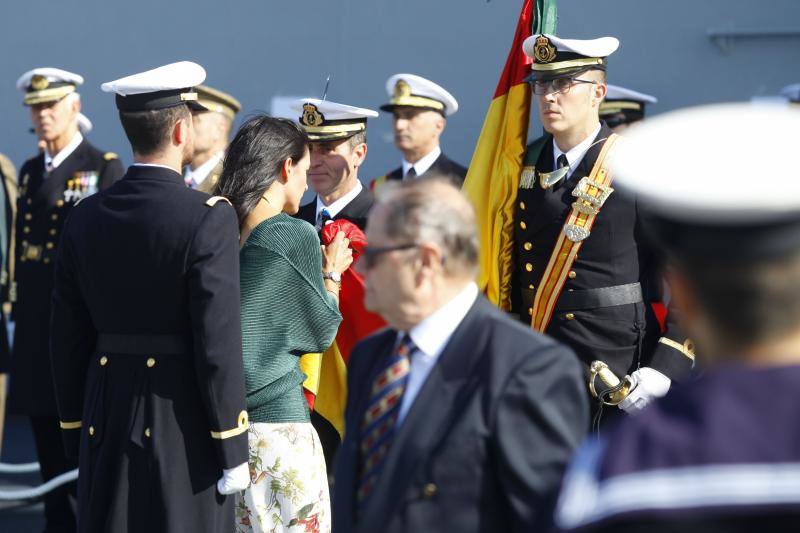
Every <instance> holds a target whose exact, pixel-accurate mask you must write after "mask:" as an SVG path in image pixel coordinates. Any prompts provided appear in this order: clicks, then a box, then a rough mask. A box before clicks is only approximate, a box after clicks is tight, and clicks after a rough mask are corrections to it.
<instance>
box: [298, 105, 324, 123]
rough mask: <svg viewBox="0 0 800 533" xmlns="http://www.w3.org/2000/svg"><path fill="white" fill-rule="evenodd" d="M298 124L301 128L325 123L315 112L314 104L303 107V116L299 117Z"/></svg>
mask: <svg viewBox="0 0 800 533" xmlns="http://www.w3.org/2000/svg"><path fill="white" fill-rule="evenodd" d="M300 122H302V123H303V126H312V127H313V126H320V125H322V123H323V122H325V117H324V116H323V115H322V113H320V112H319V111H317V106H315V105H314V104H305V105H303V116H302V117H300Z"/></svg>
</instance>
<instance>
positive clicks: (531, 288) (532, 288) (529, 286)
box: [528, 283, 536, 290]
mask: <svg viewBox="0 0 800 533" xmlns="http://www.w3.org/2000/svg"><path fill="white" fill-rule="evenodd" d="M528 288H529V289H530V290H534V289H535V288H536V287H534V286H533V283H531V284H530V285H528Z"/></svg>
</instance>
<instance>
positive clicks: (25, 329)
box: [9, 68, 123, 531]
mask: <svg viewBox="0 0 800 533" xmlns="http://www.w3.org/2000/svg"><path fill="white" fill-rule="evenodd" d="M82 84H83V78H82V77H81V76H79V75H78V74H74V73H72V72H67V71H65V70H61V69H55V68H37V69H33V70H30V71H28V72H26V73H25V74H23V75H22V76H20V78H19V80H17V89H19V90H20V91H22V92H23V93H24V95H25V96H24V100H23V101H24V104H25V105H26V106H27V107H28V109H29V111H30V117H31V122H32V125H33V129H34V133H35V134H36V136H37V137H38V139H39V141H40V142H42V144H43V145H44V151H42V152H39V153H38V154H37V155H36V156H34V157H32V158H31V159H28V160H27V161H26V162H25V163H24V164H23V165H22V168H21V169H20V171H19V176H20V180H19V196H18V199H17V218H16V228H15V235H14V252H13V253H14V269H15V270H14V279H13V280H12V283H11V294H10V298H11V302H12V306H13V310H12V317H13V320H14V322H15V324H16V326H15V330H14V341H13V344H14V346H13V350H12V357H11V394H10V398H9V410H10V411H11V412H16V413H23V414H27V415H29V416H30V417H31V425H32V427H33V434H34V440H35V442H36V451H37V454H38V456H39V463H40V465H41V472H42V478H43V479H44V480H45V481H47V480H49V479H51V478H53V477H55V476H57V475H59V474H62V473H64V472H66V471H69V470H72V469H74V468H75V467H76V466H77V464H76V463H75V461H74V460H71V459H69V458H68V457H66V456H65V455H64V450H63V448H62V447H61V442H60V437H59V430H58V413H57V409H56V400H55V396H54V393H53V378H52V376H51V375H50V372H49V371H48V369H49V367H50V354H49V338H50V328H49V321H50V297H51V295H52V291H53V266H54V263H55V257H56V248H57V247H58V243H59V241H60V238H61V233H62V231H63V228H64V223H65V220H66V219H67V216H68V215H69V214H70V212H71V211H72V208H73V207H74V206H75V204H76V203H77V202H78V201H80V200H81V199H82V198H85V197H87V196H89V195H91V194H94V193H95V192H97V191H98V190H101V189H104V188H106V187H108V186H109V185H111V184H112V183H113V182H114V181H115V180H117V179H119V177H120V176H122V173H123V169H122V165H121V164H120V162H119V159H117V155H116V154H114V153H111V152H103V151H101V150H98V149H97V148H95V147H94V146H92V145H91V144H89V142H88V141H87V140H85V139H84V137H83V135H82V134H81V133H80V131H79V129H78V116H79V113H80V110H81V99H80V95H79V94H78V92H77V90H78V86H80V85H82ZM68 490H69V491H70V492H73V493H74V491H75V488H74V484H70V485H67V486H66V487H60V488H58V489H56V490H55V491H53V492H51V493H49V494H48V495H47V496H46V497H45V518H46V520H47V529H48V530H50V529H51V528H56V527H64V528H65V531H70V530H74V528H75V517H74V512H73V510H72V509H71V507H72V503H73V502H68V500H67V491H68ZM53 530H55V529H53Z"/></svg>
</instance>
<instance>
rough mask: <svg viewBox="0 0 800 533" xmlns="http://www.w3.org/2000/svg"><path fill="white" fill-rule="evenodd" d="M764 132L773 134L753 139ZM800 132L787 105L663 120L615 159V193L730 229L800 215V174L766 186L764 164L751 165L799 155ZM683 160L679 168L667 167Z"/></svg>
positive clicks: (703, 111)
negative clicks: (799, 134) (760, 171)
mask: <svg viewBox="0 0 800 533" xmlns="http://www.w3.org/2000/svg"><path fill="white" fill-rule="evenodd" d="M765 127H769V131H770V135H753V132H754V131H759V130H763V129H764V128H765ZM799 131H800V109H797V110H796V109H793V108H788V109H787V107H786V106H785V105H775V104H763V103H762V104H758V103H745V104H718V105H713V106H703V107H696V108H689V109H684V110H680V111H674V112H670V113H666V114H663V115H659V116H657V117H654V118H651V119H648V120H647V121H644V122H641V123H639V124H636V125H634V126H631V127H630V129H628V130H627V131H626V133H625V136H624V137H623V138H622V140H621V142H620V143H619V146H618V148H617V150H616V153H615V154H614V156H613V158H612V170H613V173H614V187H615V188H619V189H620V190H621V191H628V192H629V193H633V194H635V195H636V196H637V198H639V199H640V200H641V201H643V202H644V203H645V204H646V205H647V206H648V209H650V210H651V211H653V212H655V213H657V214H659V215H662V216H665V217H668V218H671V219H675V220H685V221H696V222H705V223H710V224H719V225H724V224H748V223H759V222H764V221H769V220H770V219H777V218H782V217H784V216H786V215H800V167H797V166H796V165H790V166H791V168H787V169H784V170H785V171H780V172H774V173H772V174H771V175H770V179H769V187H765V186H764V184H763V183H762V182H759V181H758V179H759V178H758V177H754V174H757V170H758V169H760V168H762V166H763V165H762V162H760V161H756V160H755V159H748V154H751V156H749V157H756V158H757V157H761V156H762V155H763V154H769V153H777V154H781V153H782V154H789V153H794V152H795V151H796V150H797V132H799ZM676 154H680V165H679V167H676V166H675V165H674V164H667V163H668V162H669V161H674V158H675V157H676ZM659 161H660V162H662V163H655V164H654V162H659ZM665 162H667V163H665Z"/></svg>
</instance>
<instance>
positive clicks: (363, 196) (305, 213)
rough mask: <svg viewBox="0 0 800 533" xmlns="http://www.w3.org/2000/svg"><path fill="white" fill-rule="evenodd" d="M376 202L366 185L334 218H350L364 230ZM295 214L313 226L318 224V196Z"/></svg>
mask: <svg viewBox="0 0 800 533" xmlns="http://www.w3.org/2000/svg"><path fill="white" fill-rule="evenodd" d="M374 203H375V198H374V197H373V196H372V193H371V192H370V191H369V190H368V189H367V188H366V187H364V188H363V189H361V192H360V193H358V194H357V195H356V197H355V198H353V199H352V200H351V201H350V203H349V204H347V205H346V206H344V209H342V210H341V211H339V212H338V213H336V216H334V217H333V219H332V220H349V221H350V222H352V223H353V224H355V225H356V226H358V227H359V228H360V229H361V230H362V231H363V230H364V229H365V228H366V227H367V215H368V214H369V210H370V209H372V204H374ZM295 216H296V217H297V218H299V219H301V220H305V221H306V222H308V223H309V224H311V225H312V226H314V225H316V223H317V198H316V197H314V199H313V200H311V201H310V202H309V203H307V204H306V205H303V206H301V207H300V211H298V212H297V214H296V215H295Z"/></svg>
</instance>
